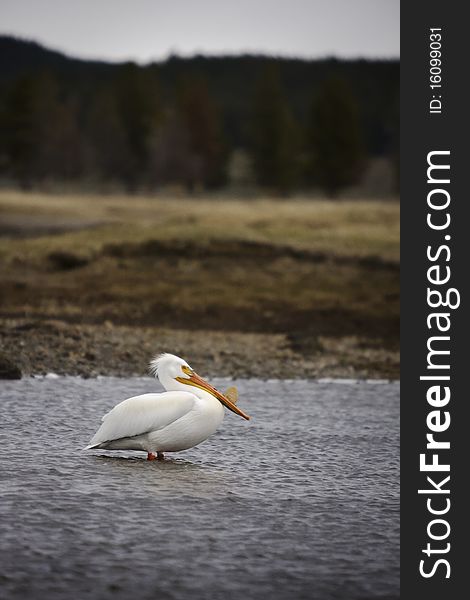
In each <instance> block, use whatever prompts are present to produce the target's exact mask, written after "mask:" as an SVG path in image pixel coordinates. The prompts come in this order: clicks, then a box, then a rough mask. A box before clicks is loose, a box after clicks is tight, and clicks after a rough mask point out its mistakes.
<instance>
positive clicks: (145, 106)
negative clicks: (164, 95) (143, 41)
mask: <svg viewBox="0 0 470 600" xmlns="http://www.w3.org/2000/svg"><path fill="white" fill-rule="evenodd" d="M114 93H115V96H116V103H117V111H118V115H119V120H120V122H121V124H122V127H123V131H124V135H125V141H126V144H127V146H128V148H129V153H130V154H129V158H128V162H127V164H126V165H125V166H123V169H122V178H123V181H124V183H125V184H126V186H127V188H128V189H129V190H130V191H132V190H134V189H135V188H136V186H137V185H138V184H139V182H142V181H143V180H145V179H146V177H147V174H148V159H149V144H150V140H151V138H152V134H153V132H154V129H155V127H156V126H157V123H158V117H159V102H158V87H157V80H156V75H155V73H154V70H153V69H152V68H147V69H142V68H139V67H138V66H137V65H135V64H134V63H127V64H125V65H123V66H122V67H120V69H119V73H118V76H117V79H116V81H115V86H114Z"/></svg>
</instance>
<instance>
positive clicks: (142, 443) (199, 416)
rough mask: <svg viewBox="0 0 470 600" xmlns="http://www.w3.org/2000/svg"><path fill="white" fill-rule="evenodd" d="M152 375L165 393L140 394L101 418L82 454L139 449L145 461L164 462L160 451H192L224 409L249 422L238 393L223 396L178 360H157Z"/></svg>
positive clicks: (216, 423)
mask: <svg viewBox="0 0 470 600" xmlns="http://www.w3.org/2000/svg"><path fill="white" fill-rule="evenodd" d="M150 371H151V373H153V374H154V375H155V376H156V377H158V379H159V380H160V383H161V384H162V385H163V387H164V388H165V390H166V392H163V393H160V394H142V395H141V396H134V397H132V398H127V400H124V401H123V402H120V403H119V404H117V405H116V406H115V407H114V408H113V409H112V410H111V411H110V412H108V413H107V414H106V415H104V417H103V418H102V421H103V422H102V424H101V427H100V428H99V429H98V431H97V432H96V433H95V435H94V436H93V438H92V439H91V441H90V444H89V445H88V446H87V447H86V448H85V450H93V449H97V448H105V449H106V450H143V451H145V452H147V460H154V459H155V458H158V459H163V453H164V452H178V451H179V450H186V449H188V448H192V447H193V446H196V445H197V444H200V443H201V442H203V441H204V440H206V439H207V438H208V437H209V436H210V435H211V434H213V433H214V431H215V430H216V429H217V428H218V426H219V425H220V424H221V423H222V420H223V418H224V407H223V405H225V406H226V407H227V408H229V409H230V410H231V411H233V412H234V413H236V414H237V415H240V416H241V417H243V418H244V419H249V418H250V417H249V416H248V415H247V414H245V413H244V412H243V411H242V410H240V409H239V408H238V407H237V406H235V402H236V401H237V399H236V393H235V394H234V392H233V391H232V390H231V393H227V394H221V393H220V392H219V391H218V390H216V389H215V388H214V387H212V386H211V385H210V384H209V383H207V381H205V380H204V379H202V377H199V375H197V374H196V373H195V372H194V371H193V370H192V369H191V367H190V366H189V365H188V363H187V362H186V361H185V360H183V359H182V358H179V357H178V356H174V355H173V354H161V355H160V356H157V357H156V358H155V359H154V360H152V361H151V363H150ZM227 395H230V396H231V399H229V398H228V397H227ZM234 396H235V397H234Z"/></svg>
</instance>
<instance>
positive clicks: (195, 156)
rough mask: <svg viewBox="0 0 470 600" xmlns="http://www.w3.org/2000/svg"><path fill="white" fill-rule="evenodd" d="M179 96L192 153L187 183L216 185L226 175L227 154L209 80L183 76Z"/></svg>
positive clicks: (180, 111) (179, 107)
mask: <svg viewBox="0 0 470 600" xmlns="http://www.w3.org/2000/svg"><path fill="white" fill-rule="evenodd" d="M178 96H179V97H178V101H177V106H178V111H179V114H180V116H181V120H182V123H183V124H184V126H185V128H186V131H187V134H188V140H189V150H190V154H191V158H190V159H189V162H190V164H188V167H189V170H188V172H187V178H186V183H187V185H188V187H189V188H190V189H193V188H194V187H195V186H197V185H199V186H202V187H208V188H211V187H216V186H218V185H220V184H221V183H223V181H224V178H225V155H224V146H223V142H222V128H221V124H220V117H219V114H218V111H217V109H216V107H215V105H214V103H213V101H212V98H211V97H210V94H209V90H208V88H207V83H206V81H205V80H204V79H203V78H202V77H197V78H189V79H186V80H183V81H182V82H181V83H180V86H179V93H178ZM186 162H188V161H186Z"/></svg>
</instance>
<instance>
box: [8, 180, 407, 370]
mask: <svg viewBox="0 0 470 600" xmlns="http://www.w3.org/2000/svg"><path fill="white" fill-rule="evenodd" d="M0 223H1V226H0V232H1V233H2V235H1V236H0V260H1V266H0V275H1V277H2V281H3V285H2V291H1V292H0V323H1V325H2V327H1V333H0V349H1V350H2V351H3V353H4V354H7V355H8V356H10V358H12V359H14V360H16V362H17V363H18V365H19V366H20V367H21V369H22V370H23V372H24V373H25V374H28V373H40V372H48V371H55V372H58V373H68V374H82V375H93V374H122V375H132V374H144V373H145V371H146V364H147V362H148V360H149V359H150V358H151V356H152V355H153V354H155V353H158V352H160V351H163V350H165V351H173V352H175V353H181V354H182V355H183V356H185V357H186V358H187V359H188V360H191V361H192V362H193V363H194V364H195V366H198V368H199V369H200V370H201V371H202V372H206V373H209V374H211V375H223V376H230V375H238V376H250V375H251V376H261V377H262V376H265V377H273V376H274V377H276V376H279V374H280V373H281V374H282V376H283V377H327V376H336V377H366V378H370V377H378V378H382V377H386V378H390V379H396V378H397V377H398V374H399V354H398V335H399V333H398V325H399V304H398V301H399V281H398V278H399V243H398V240H399V205H398V203H397V202H374V201H340V202H329V201H323V200H303V199H294V200H273V199H269V198H264V199H258V200H227V199H223V200H220V201H218V200H217V199H212V198H211V199H200V198H197V199H196V198H150V197H142V196H136V197H124V196H104V197H98V196H79V195H66V196H59V195H47V194H36V193H31V194H24V193H20V192H16V191H15V192H8V191H1V192H0Z"/></svg>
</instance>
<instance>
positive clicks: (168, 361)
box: [149, 352, 190, 379]
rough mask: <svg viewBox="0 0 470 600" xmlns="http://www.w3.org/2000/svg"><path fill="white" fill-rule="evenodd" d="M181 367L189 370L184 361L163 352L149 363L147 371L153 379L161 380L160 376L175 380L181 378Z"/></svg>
mask: <svg viewBox="0 0 470 600" xmlns="http://www.w3.org/2000/svg"><path fill="white" fill-rule="evenodd" d="M183 367H186V368H187V369H190V366H189V365H188V363H187V362H186V361H185V360H184V359H182V358H180V357H179V356H175V355H174V354H169V353H168V352H164V353H163V354H159V355H158V356H156V357H155V358H154V359H153V360H151V361H150V364H149V371H150V373H151V374H152V375H153V376H154V377H158V379H161V377H162V375H166V376H169V377H171V378H173V379H176V377H179V376H181V374H182V373H183V372H184V371H183V370H182V368H183Z"/></svg>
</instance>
